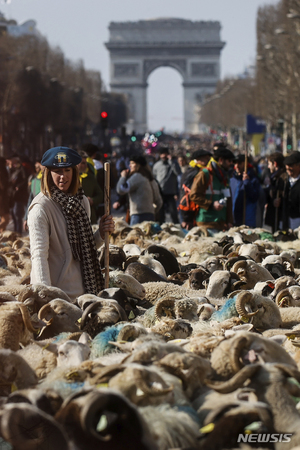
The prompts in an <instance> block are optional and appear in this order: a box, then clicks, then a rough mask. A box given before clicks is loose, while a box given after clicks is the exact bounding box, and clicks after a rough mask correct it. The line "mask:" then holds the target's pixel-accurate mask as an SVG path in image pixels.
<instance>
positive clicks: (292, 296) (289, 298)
mask: <svg viewBox="0 0 300 450" xmlns="http://www.w3.org/2000/svg"><path fill="white" fill-rule="evenodd" d="M275 301H276V305H278V306H279V307H280V308H285V307H288V306H300V286H290V287H288V288H286V289H283V290H282V291H280V292H279V293H278V294H277V296H276V299H275Z"/></svg>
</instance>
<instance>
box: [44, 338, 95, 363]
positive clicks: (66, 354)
mask: <svg viewBox="0 0 300 450" xmlns="http://www.w3.org/2000/svg"><path fill="white" fill-rule="evenodd" d="M37 344H39V343H38V342H37ZM45 347H46V350H48V351H51V352H53V353H54V354H55V355H56V357H57V367H60V366H64V367H76V366H79V365H80V364H81V363H82V362H83V361H85V360H87V359H88V358H89V356H90V353H91V350H90V348H89V347H88V346H87V345H86V344H83V343H81V342H79V341H78V342H77V341H73V340H67V341H66V342H63V343H62V344H55V343H50V344H48V345H46V346H45Z"/></svg>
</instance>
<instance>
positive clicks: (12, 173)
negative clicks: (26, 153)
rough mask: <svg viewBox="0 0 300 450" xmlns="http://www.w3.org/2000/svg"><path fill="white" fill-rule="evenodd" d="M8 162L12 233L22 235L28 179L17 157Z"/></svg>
mask: <svg viewBox="0 0 300 450" xmlns="http://www.w3.org/2000/svg"><path fill="white" fill-rule="evenodd" d="M8 162H9V181H10V184H11V196H10V213H11V216H12V219H13V222H14V231H15V232H17V233H19V234H22V231H23V218H24V213H25V207H26V205H27V200H28V177H27V175H26V172H25V169H24V167H23V166H22V164H21V159H20V158H19V156H12V157H11V158H9V159H8Z"/></svg>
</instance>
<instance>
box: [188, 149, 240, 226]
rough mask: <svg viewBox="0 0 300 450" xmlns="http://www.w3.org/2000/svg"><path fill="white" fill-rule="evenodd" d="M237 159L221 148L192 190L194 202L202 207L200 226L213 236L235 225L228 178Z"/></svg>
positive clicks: (198, 216)
mask: <svg viewBox="0 0 300 450" xmlns="http://www.w3.org/2000/svg"><path fill="white" fill-rule="evenodd" d="M233 160H234V154H233V153H232V152H231V151H230V150H229V149H228V148H218V149H217V150H216V151H215V152H214V155H213V157H212V158H211V159H210V161H209V163H208V165H207V167H205V168H204V169H202V170H201V171H200V172H199V173H198V175H197V176H196V177H195V179H194V182H193V185H192V188H191V192H190V199H191V200H192V201H193V202H195V203H196V204H197V205H198V206H199V208H200V209H199V211H198V213H197V217H196V223H197V225H198V226H203V227H205V228H206V229H207V230H208V232H209V233H210V234H214V233H215V232H217V231H221V230H225V229H228V228H229V227H231V226H232V223H233V217H232V203H231V193H230V188H229V179H228V171H229V169H230V168H231V166H232V164H233Z"/></svg>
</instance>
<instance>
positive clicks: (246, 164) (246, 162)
mask: <svg viewBox="0 0 300 450" xmlns="http://www.w3.org/2000/svg"><path fill="white" fill-rule="evenodd" d="M247 171H248V151H247V149H246V152H245V166H244V172H246V173H247ZM246 203H247V199H246V189H245V186H244V209H243V224H244V225H246V206H247V205H246Z"/></svg>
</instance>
